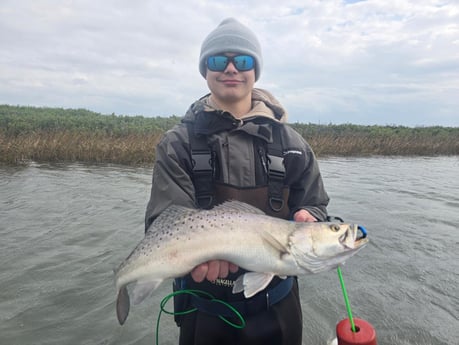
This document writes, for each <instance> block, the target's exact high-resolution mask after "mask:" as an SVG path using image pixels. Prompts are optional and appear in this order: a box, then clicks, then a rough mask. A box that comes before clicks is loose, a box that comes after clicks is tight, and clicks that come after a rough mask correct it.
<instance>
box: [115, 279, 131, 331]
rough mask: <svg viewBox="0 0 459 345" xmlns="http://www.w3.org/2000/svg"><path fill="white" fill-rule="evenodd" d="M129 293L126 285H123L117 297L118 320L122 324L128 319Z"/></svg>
mask: <svg viewBox="0 0 459 345" xmlns="http://www.w3.org/2000/svg"><path fill="white" fill-rule="evenodd" d="M130 305H131V303H130V301H129V294H128V291H127V288H126V286H123V287H122V288H121V289H120V291H119V292H118V298H117V299H116V316H117V317H118V322H119V323H120V325H123V324H124V322H125V321H126V319H127V317H128V314H129V308H130Z"/></svg>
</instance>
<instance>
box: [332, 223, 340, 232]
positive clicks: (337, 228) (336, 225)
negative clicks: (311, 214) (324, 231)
mask: <svg viewBox="0 0 459 345" xmlns="http://www.w3.org/2000/svg"><path fill="white" fill-rule="evenodd" d="M339 229H340V226H339V225H338V224H331V225H330V230H331V231H333V232H338V231H339Z"/></svg>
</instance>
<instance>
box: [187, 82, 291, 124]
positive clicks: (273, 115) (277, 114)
mask: <svg viewBox="0 0 459 345" xmlns="http://www.w3.org/2000/svg"><path fill="white" fill-rule="evenodd" d="M202 111H204V112H215V111H219V112H221V110H219V109H217V108H215V107H214V106H213V105H212V102H211V101H210V94H207V95H205V96H204V97H202V98H200V99H199V100H197V101H196V102H194V103H193V104H192V105H191V106H190V108H189V109H188V111H187V112H186V114H185V117H184V119H183V121H184V122H189V121H191V122H193V121H194V119H195V117H196V114H197V113H199V112H202ZM223 114H224V116H225V117H230V118H232V119H233V120H234V119H235V118H234V117H233V116H232V115H231V114H230V113H228V112H222V115H223ZM257 117H265V118H269V119H271V120H274V121H276V122H282V123H285V122H287V111H286V110H285V108H284V107H283V106H282V105H281V104H280V102H279V101H278V100H277V99H276V98H275V97H274V96H273V95H272V94H271V93H270V92H268V91H266V90H264V89H259V88H254V89H253V90H252V109H251V110H250V112H249V113H247V114H246V115H244V116H243V117H242V118H241V120H242V119H244V120H247V119H252V118H257ZM236 120H237V119H236Z"/></svg>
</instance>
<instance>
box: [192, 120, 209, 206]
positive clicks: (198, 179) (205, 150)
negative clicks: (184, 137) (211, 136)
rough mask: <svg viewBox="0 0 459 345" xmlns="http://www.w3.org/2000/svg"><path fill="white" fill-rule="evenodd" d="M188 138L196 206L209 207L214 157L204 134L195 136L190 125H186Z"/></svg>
mask: <svg viewBox="0 0 459 345" xmlns="http://www.w3.org/2000/svg"><path fill="white" fill-rule="evenodd" d="M187 129H188V137H189V140H190V152H191V164H192V168H193V175H192V179H193V185H194V189H195V197H196V202H197V204H198V205H197V206H198V207H199V208H203V209H209V208H210V207H211V206H212V205H213V202H214V188H213V182H214V173H215V157H214V153H213V152H212V151H211V150H210V148H209V145H208V144H207V140H206V137H205V136H201V135H200V136H196V135H195V134H194V131H193V128H192V126H191V125H187Z"/></svg>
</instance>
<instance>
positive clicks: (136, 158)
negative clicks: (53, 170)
mask: <svg viewBox="0 0 459 345" xmlns="http://www.w3.org/2000/svg"><path fill="white" fill-rule="evenodd" d="M160 138H161V133H152V134H130V135H126V136H113V135H107V134H104V133H92V132H90V131H84V132H77V131H57V132H47V131H41V132H32V133H27V134H20V135H18V136H14V137H13V136H6V135H4V134H2V133H1V132H0V162H3V163H7V164H20V163H22V162H27V161H36V162H76V161H78V162H91V163H118V164H126V165H144V164H150V163H153V161H154V156H155V147H156V145H157V144H158V142H159V140H160Z"/></svg>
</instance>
